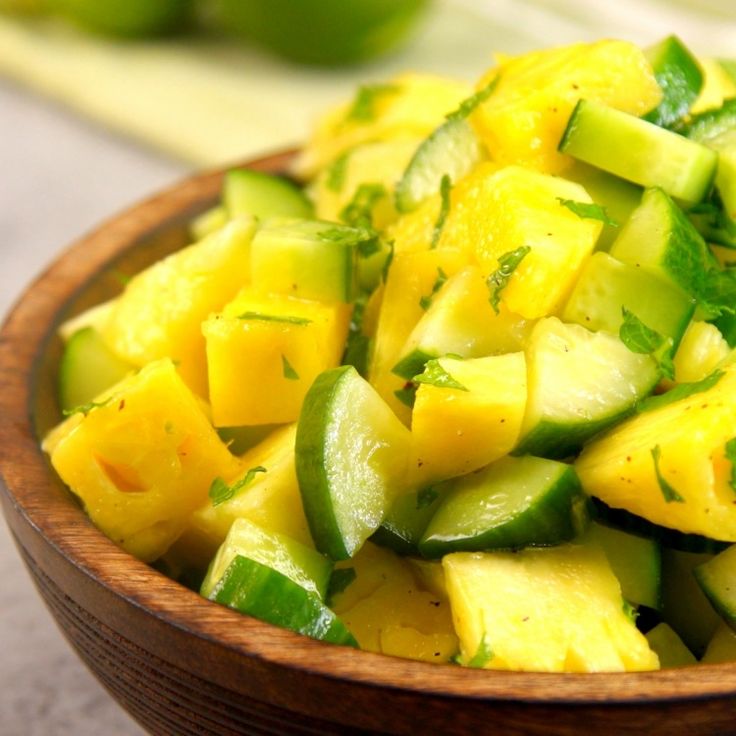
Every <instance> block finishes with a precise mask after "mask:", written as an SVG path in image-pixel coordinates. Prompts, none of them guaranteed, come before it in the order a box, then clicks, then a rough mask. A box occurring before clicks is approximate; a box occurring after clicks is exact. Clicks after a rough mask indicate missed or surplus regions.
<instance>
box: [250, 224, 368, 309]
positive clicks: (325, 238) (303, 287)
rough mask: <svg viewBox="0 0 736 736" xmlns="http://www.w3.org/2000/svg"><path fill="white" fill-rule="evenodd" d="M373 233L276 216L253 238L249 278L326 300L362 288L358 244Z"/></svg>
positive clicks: (343, 298) (344, 298)
mask: <svg viewBox="0 0 736 736" xmlns="http://www.w3.org/2000/svg"><path fill="white" fill-rule="evenodd" d="M375 237H376V236H375V233H373V231H369V230H366V229H365V228H353V227H349V226H347V225H338V224H336V223H332V222H321V221H318V220H298V219H291V218H274V219H271V220H269V221H268V222H265V223H264V224H263V226H262V227H261V228H260V229H259V230H258V231H257V232H256V234H255V236H254V237H253V242H252V243H251V278H252V281H253V283H255V284H258V287H259V288H260V289H263V290H264V291H270V292H273V293H276V294H289V295H291V296H296V297H301V298H302V299H315V300H317V301H324V302H351V301H353V300H354V299H355V298H356V296H357V294H358V283H357V261H358V255H359V249H360V248H361V247H363V246H364V245H366V244H368V243H372V242H374V241H375Z"/></svg>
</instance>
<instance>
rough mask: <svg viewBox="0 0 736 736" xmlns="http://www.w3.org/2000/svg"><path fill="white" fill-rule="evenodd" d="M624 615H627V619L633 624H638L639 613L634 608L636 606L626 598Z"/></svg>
mask: <svg viewBox="0 0 736 736" xmlns="http://www.w3.org/2000/svg"><path fill="white" fill-rule="evenodd" d="M623 609H624V614H626V617H627V618H628V619H629V620H630V621H631V623H632V624H635V623H636V619H637V618H639V611H637V610H636V608H634V606H632V605H631V603H629V602H628V601H627V600H626V598H624V605H623Z"/></svg>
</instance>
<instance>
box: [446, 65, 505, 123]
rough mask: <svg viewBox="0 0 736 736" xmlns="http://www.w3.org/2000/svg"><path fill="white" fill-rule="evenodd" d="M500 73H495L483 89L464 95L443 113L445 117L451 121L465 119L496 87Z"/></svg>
mask: <svg viewBox="0 0 736 736" xmlns="http://www.w3.org/2000/svg"><path fill="white" fill-rule="evenodd" d="M500 78H501V75H500V74H497V75H496V76H495V77H494V78H493V79H492V80H491V81H490V82H489V83H488V84H487V85H486V86H485V87H483V89H480V90H478V91H477V92H476V93H475V94H473V95H470V97H466V98H465V99H464V100H463V101H462V102H461V103H460V104H459V105H458V107H457V109H456V110H453V111H452V112H451V113H448V114H447V115H445V119H446V120H448V121H451V122H455V121H457V120H465V118H467V117H468V116H469V115H470V114H471V113H472V112H473V111H474V110H475V109H476V108H477V107H478V105H481V104H482V103H484V102H485V101H486V100H487V99H488V98H489V97H490V96H491V95H492V94H493V90H495V89H496V85H497V84H498V81H499V79H500Z"/></svg>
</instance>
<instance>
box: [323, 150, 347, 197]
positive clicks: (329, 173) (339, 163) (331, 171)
mask: <svg viewBox="0 0 736 736" xmlns="http://www.w3.org/2000/svg"><path fill="white" fill-rule="evenodd" d="M350 153H351V152H350V151H345V153H342V154H341V155H340V156H338V157H337V158H336V159H335V160H334V161H333V162H332V163H331V164H330V165H329V166H328V167H327V170H326V171H325V186H326V187H327V188H328V189H329V190H330V191H331V192H340V191H342V188H343V187H344V186H345V175H346V174H347V171H348V160H349V159H350Z"/></svg>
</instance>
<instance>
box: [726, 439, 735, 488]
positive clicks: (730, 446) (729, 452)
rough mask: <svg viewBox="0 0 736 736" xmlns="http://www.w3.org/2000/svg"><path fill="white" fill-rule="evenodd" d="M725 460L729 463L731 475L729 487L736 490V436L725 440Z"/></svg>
mask: <svg viewBox="0 0 736 736" xmlns="http://www.w3.org/2000/svg"><path fill="white" fill-rule="evenodd" d="M726 460H728V461H729V462H730V463H731V477H730V479H729V483H730V485H731V488H732V489H733V490H734V491H736V437H733V438H732V439H730V440H729V441H728V442H726Z"/></svg>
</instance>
